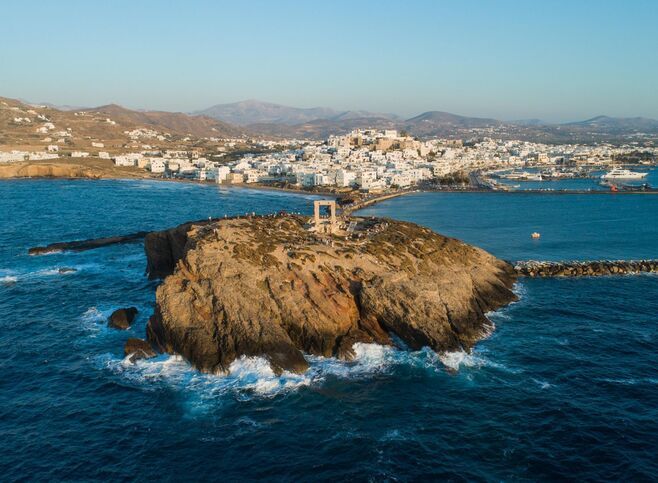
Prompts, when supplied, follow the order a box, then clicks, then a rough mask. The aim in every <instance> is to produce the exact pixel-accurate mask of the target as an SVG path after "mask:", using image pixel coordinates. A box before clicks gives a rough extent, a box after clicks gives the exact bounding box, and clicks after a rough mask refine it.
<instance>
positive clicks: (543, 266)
mask: <svg viewBox="0 0 658 483" xmlns="http://www.w3.org/2000/svg"><path fill="white" fill-rule="evenodd" d="M514 269H515V270H516V273H517V274H518V275H519V276H520V277H602V276H609V275H630V274H636V273H642V272H648V273H656V272H658V260H588V261H567V262H539V261H534V260H530V261H525V262H517V263H516V264H515V265H514Z"/></svg>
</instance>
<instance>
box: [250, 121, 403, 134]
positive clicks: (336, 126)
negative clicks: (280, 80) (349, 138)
mask: <svg viewBox="0 0 658 483" xmlns="http://www.w3.org/2000/svg"><path fill="white" fill-rule="evenodd" d="M370 128H372V129H397V128H398V122H397V121H396V120H393V119H389V118H383V117H354V118H351V117H346V118H340V119H338V120H335V119H315V120H313V121H309V122H304V123H301V124H296V125H294V126H290V125H287V124H275V123H262V124H250V125H248V126H246V129H248V130H249V131H250V132H254V133H258V134H261V135H264V136H276V137H287V138H297V139H316V140H322V139H326V138H328V137H329V136H330V135H332V134H346V133H348V132H350V131H352V130H354V129H370Z"/></svg>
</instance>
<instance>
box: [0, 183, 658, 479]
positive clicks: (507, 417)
mask: <svg viewBox="0 0 658 483" xmlns="http://www.w3.org/2000/svg"><path fill="white" fill-rule="evenodd" d="M311 199H312V197H308V196H295V195H289V194H282V193H266V192H257V191H248V190H245V191H242V190H219V189H218V188H216V187H214V186H200V185H193V184H177V183H157V182H139V181H36V180H21V181H9V182H3V183H0V214H1V215H0V216H2V220H1V221H2V227H3V229H2V230H1V231H0V261H1V262H0V374H1V377H0V435H1V436H2V437H1V438H0V445H2V451H1V452H0V470H2V474H3V479H4V480H9V481H12V480H19V479H35V480H107V479H121V480H139V481H143V480H156V479H157V480H167V481H178V480H200V479H213V480H222V481H235V480H241V481H242V480H254V479H266V480H268V481H271V480H275V481H281V480H313V481H317V480H332V481H333V480H348V479H349V480H359V481H364V480H401V481H409V480H422V479H446V480H457V481H463V480H474V479H475V480H532V481H535V480H555V479H587V480H593V479H596V480H599V479H607V480H611V479H613V480H619V479H625V480H652V479H655V475H656V474H657V472H658V464H657V463H656V462H655V452H656V449H658V374H657V371H656V366H657V362H658V357H657V356H656V350H655V348H656V343H657V342H658V328H657V327H656V323H657V322H658V320H657V317H656V313H658V297H657V296H658V278H657V277H655V276H650V275H645V276H636V277H611V278H605V279H603V278H600V279H572V280H566V279H565V280H557V279H555V280H548V279H546V280H540V279H533V280H524V281H522V282H521V283H519V285H518V286H517V289H516V290H517V292H518V294H519V296H520V300H519V302H517V303H515V304H513V305H511V306H509V307H507V308H505V309H503V310H501V311H499V312H497V313H495V314H493V315H492V319H493V320H494V322H495V323H496V326H497V328H496V331H495V332H494V333H493V335H492V336H491V337H490V338H489V339H487V340H484V341H482V342H481V343H480V344H478V346H477V347H476V349H475V351H474V352H473V353H472V354H464V353H449V354H440V355H437V354H434V353H432V352H431V351H427V350H424V351H419V352H414V353H408V352H405V351H400V350H395V349H392V348H384V347H380V346H376V345H360V346H358V347H357V348H356V349H357V355H358V357H357V359H356V361H354V362H353V363H343V362H339V361H335V360H333V359H323V358H311V361H310V362H311V368H310V369H309V371H308V373H307V374H305V375H303V376H295V375H290V374H284V375H283V376H282V377H277V376H275V375H274V374H272V372H271V371H270V370H269V368H268V367H267V365H266V364H265V363H264V362H263V361H262V360H260V359H257V358H256V359H243V360H240V361H237V362H236V363H235V364H234V365H233V367H232V369H233V372H232V374H231V375H230V376H223V377H221V376H207V375H201V374H199V373H197V372H195V371H194V370H192V369H191V368H190V367H189V366H188V365H187V364H185V363H184V362H183V361H181V360H179V359H177V358H175V357H170V356H165V355H163V356H160V357H158V358H157V359H155V360H149V361H141V362H140V363H138V364H136V365H131V364H129V363H127V362H126V361H124V360H123V359H122V345H123V342H124V341H125V339H126V338H128V337H131V336H138V337H141V336H143V334H144V327H145V323H146V319H147V318H148V315H149V314H150V311H151V310H152V306H153V302H154V289H155V286H156V285H155V283H154V282H148V281H147V280H146V279H145V277H144V276H143V272H144V267H145V258H144V255H143V251H142V248H141V246H140V245H139V244H134V245H123V246H114V247H106V248H103V249H99V250H94V251H89V252H82V253H63V254H53V255H48V256H42V257H28V256H27V254H26V252H27V248H29V247H30V246H34V245H41V244H45V243H49V242H54V241H60V240H67V239H76V238H87V237H93V236H103V235H109V234H116V233H129V232H132V231H137V230H139V229H156V228H164V227H167V226H171V225H174V224H176V223H179V222H182V221H186V220H189V219H201V218H205V217H207V216H223V214H237V213H244V212H251V211H257V212H270V211H277V210H280V209H288V210H289V211H303V212H306V213H310V208H311V207H310V201H311ZM656 200H658V198H654V197H653V196H623V197H612V196H610V197H602V196H582V197H578V196H541V195H513V196H505V195H504V194H503V195H500V194H498V195H490V194H466V193H463V194H418V195H411V196H407V197H402V198H399V199H396V200H391V201H389V202H385V203H382V204H381V205H377V206H375V207H372V208H370V209H368V210H367V211H364V213H367V214H378V215H386V216H396V217H399V218H404V219H410V220H414V221H417V222H419V223H423V224H426V225H428V226H431V227H432V228H435V229H437V230H439V231H442V232H444V233H446V234H449V235H453V236H459V237H462V238H463V239H464V240H466V241H469V242H472V243H478V244H480V245H482V246H484V247H486V248H487V249H488V250H490V251H491V252H493V253H494V254H496V255H498V256H500V257H503V258H508V259H526V258H537V259H563V258H569V259H571V258H593V257H596V258H598V257H610V258H639V257H652V258H656V257H657V254H656V251H657V248H658V246H657V242H656V240H658V238H656V235H657V233H656V229H657V228H656V226H657V225H658V223H656V221H658V220H657V219H656V217H657V215H658V206H657V205H656V203H657V201H656ZM532 231H540V232H541V233H542V238H541V239H540V241H539V242H538V243H537V242H536V241H533V240H531V239H530V237H529V234H530V233H531V232H532ZM61 267H72V268H76V269H77V271H76V272H73V273H69V274H64V275H62V274H59V273H58V271H57V269H58V268H61ZM127 305H135V306H137V307H138V308H139V309H140V313H139V315H138V320H137V322H136V323H135V325H134V327H133V328H131V329H130V330H129V331H127V332H120V331H113V330H110V329H108V328H107V327H106V322H105V319H106V317H107V316H108V315H109V314H110V313H111V311H112V310H113V309H115V308H118V307H121V306H127Z"/></svg>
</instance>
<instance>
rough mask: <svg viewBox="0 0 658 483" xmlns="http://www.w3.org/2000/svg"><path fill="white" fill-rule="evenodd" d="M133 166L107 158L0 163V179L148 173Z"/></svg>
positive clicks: (126, 176) (128, 176)
mask: <svg viewBox="0 0 658 483" xmlns="http://www.w3.org/2000/svg"><path fill="white" fill-rule="evenodd" d="M140 171H141V170H137V169H135V168H122V167H118V166H113V165H112V162H111V161H109V160H98V159H91V160H89V161H80V162H79V163H77V162H72V161H68V160H64V159H62V160H58V161H55V162H53V161H24V162H16V163H6V164H3V165H0V179H9V178H88V179H101V178H145V177H148V173H146V172H145V171H141V172H140Z"/></svg>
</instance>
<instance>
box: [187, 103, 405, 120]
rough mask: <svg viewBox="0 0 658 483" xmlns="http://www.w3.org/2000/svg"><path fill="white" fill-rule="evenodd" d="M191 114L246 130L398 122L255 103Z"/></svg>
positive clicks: (360, 113) (351, 113)
mask: <svg viewBox="0 0 658 483" xmlns="http://www.w3.org/2000/svg"><path fill="white" fill-rule="evenodd" d="M193 114H196V115H204V116H208V117H212V118H214V119H220V120H222V121H225V122H228V123H231V124H237V125H238V126H249V125H252V124H286V125H290V126H293V125H297V124H302V123H305V122H310V121H317V120H330V121H335V122H340V121H345V120H351V119H360V118H373V117H374V118H386V119H399V118H398V116H396V115H394V114H379V113H372V112H368V111H336V110H334V109H331V108H329V107H311V108H299V107H289V106H283V105H281V104H273V103H271V102H263V101H257V100H254V99H250V100H247V101H241V102H233V103H230V104H217V105H214V106H212V107H209V108H207V109H204V110H202V111H197V112H194V113H193Z"/></svg>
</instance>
